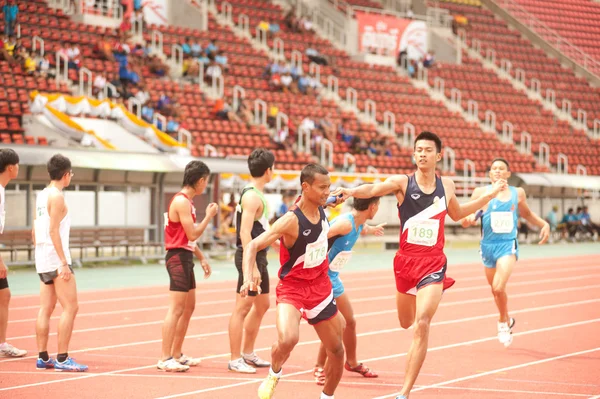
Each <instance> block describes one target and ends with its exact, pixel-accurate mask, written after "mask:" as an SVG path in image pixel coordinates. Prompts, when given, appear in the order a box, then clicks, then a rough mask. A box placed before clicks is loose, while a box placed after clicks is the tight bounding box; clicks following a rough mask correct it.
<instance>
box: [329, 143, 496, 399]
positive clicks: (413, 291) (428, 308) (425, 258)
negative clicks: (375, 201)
mask: <svg viewBox="0 0 600 399" xmlns="http://www.w3.org/2000/svg"><path fill="white" fill-rule="evenodd" d="M441 159H442V141H441V140H440V138H439V137H438V136H437V135H436V134H434V133H431V132H422V133H421V134H419V135H418V136H417V138H416V139H415V152H414V160H415V163H416V164H417V171H416V172H415V174H414V176H411V177H409V176H407V175H400V176H392V177H390V178H388V179H386V180H385V181H384V182H382V183H376V184H364V185H362V186H360V187H357V188H353V189H338V190H336V191H335V192H333V193H332V195H339V194H343V197H344V199H346V198H347V197H356V198H371V197H381V196H384V195H388V194H394V195H395V196H396V198H397V199H398V208H399V213H400V217H401V219H402V220H401V222H402V231H401V238H400V250H399V251H398V253H397V254H396V257H395V258H394V273H395V276H396V288H397V290H398V293H397V294H396V304H397V306H398V318H399V319H400V325H401V326H402V327H403V328H409V327H410V326H414V327H415V329H414V337H415V338H413V344H412V345H411V347H410V351H409V353H408V356H407V358H408V359H409V361H408V362H407V364H406V373H405V375H404V384H403V386H402V390H401V391H400V394H399V396H398V397H397V399H406V398H407V397H408V395H409V393H410V391H411V389H412V387H413V385H414V383H415V381H416V379H417V376H418V374H419V370H420V369H421V366H422V365H423V362H424V361H425V355H426V353H427V345H428V342H427V338H425V339H422V337H427V336H428V333H429V329H430V323H431V320H432V319H433V316H434V315H435V312H436V310H437V308H438V305H439V303H440V301H441V299H442V292H443V289H444V285H446V286H448V285H447V284H446V283H447V282H448V281H447V280H449V279H447V278H446V277H445V273H446V256H445V255H444V254H443V244H444V229H443V225H444V219H445V216H446V213H447V214H448V216H450V218H451V219H452V220H454V221H459V220H461V219H462V218H464V217H465V216H467V215H469V214H471V213H474V212H476V211H477V210H478V209H480V208H481V207H482V206H484V205H485V204H487V203H488V202H489V201H490V200H491V199H492V198H493V197H495V196H496V193H497V192H499V191H500V190H502V188H503V187H505V186H506V184H507V183H506V180H502V181H499V182H497V183H498V184H497V185H495V186H494V191H493V194H490V195H486V196H483V197H481V198H479V199H477V200H475V201H470V202H467V203H465V204H459V203H458V200H457V199H456V194H455V187H454V182H453V181H452V180H451V179H449V178H447V177H441V178H438V177H437V176H436V174H435V171H436V164H437V163H438V162H440V161H441ZM417 292H418V293H419V294H418V295H417Z"/></svg>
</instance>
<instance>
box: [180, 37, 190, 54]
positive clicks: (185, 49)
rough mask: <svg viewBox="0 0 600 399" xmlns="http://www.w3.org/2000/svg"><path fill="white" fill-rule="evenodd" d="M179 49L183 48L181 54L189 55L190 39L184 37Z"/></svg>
mask: <svg viewBox="0 0 600 399" xmlns="http://www.w3.org/2000/svg"><path fill="white" fill-rule="evenodd" d="M181 49H182V50H183V54H187V55H191V54H192V39H190V38H189V37H186V38H185V40H184V41H183V44H182V45H181Z"/></svg>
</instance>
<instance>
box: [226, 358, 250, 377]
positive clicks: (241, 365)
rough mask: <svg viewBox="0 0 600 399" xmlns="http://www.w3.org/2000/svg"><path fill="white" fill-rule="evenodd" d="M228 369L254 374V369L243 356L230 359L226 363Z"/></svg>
mask: <svg viewBox="0 0 600 399" xmlns="http://www.w3.org/2000/svg"><path fill="white" fill-rule="evenodd" d="M227 368H228V369H229V371H235V372H236V373H245V374H254V373H256V369H255V368H254V367H252V366H250V365H249V364H247V363H246V362H245V361H244V359H243V358H241V357H240V358H239V359H235V360H231V361H230V362H229V364H228V365H227Z"/></svg>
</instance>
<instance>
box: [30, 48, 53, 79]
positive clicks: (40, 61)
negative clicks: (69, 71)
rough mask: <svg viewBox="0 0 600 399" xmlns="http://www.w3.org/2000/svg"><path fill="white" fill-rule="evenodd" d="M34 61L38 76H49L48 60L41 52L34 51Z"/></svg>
mask: <svg viewBox="0 0 600 399" xmlns="http://www.w3.org/2000/svg"><path fill="white" fill-rule="evenodd" d="M34 60H35V65H36V66H37V69H38V72H39V74H40V76H42V77H46V76H50V61H49V60H48V56H47V55H44V56H42V52H41V51H40V50H35V53H34ZM52 76H54V74H52Z"/></svg>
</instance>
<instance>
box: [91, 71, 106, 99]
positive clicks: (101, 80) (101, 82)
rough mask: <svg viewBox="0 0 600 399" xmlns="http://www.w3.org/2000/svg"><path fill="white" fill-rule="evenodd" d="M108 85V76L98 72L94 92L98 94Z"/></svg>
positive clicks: (93, 87)
mask: <svg viewBox="0 0 600 399" xmlns="http://www.w3.org/2000/svg"><path fill="white" fill-rule="evenodd" d="M105 87H106V78H105V77H104V76H102V75H101V74H99V73H97V74H96V75H94V84H93V86H92V94H93V95H94V96H97V95H98V93H101V92H102V90H104V88H105Z"/></svg>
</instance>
